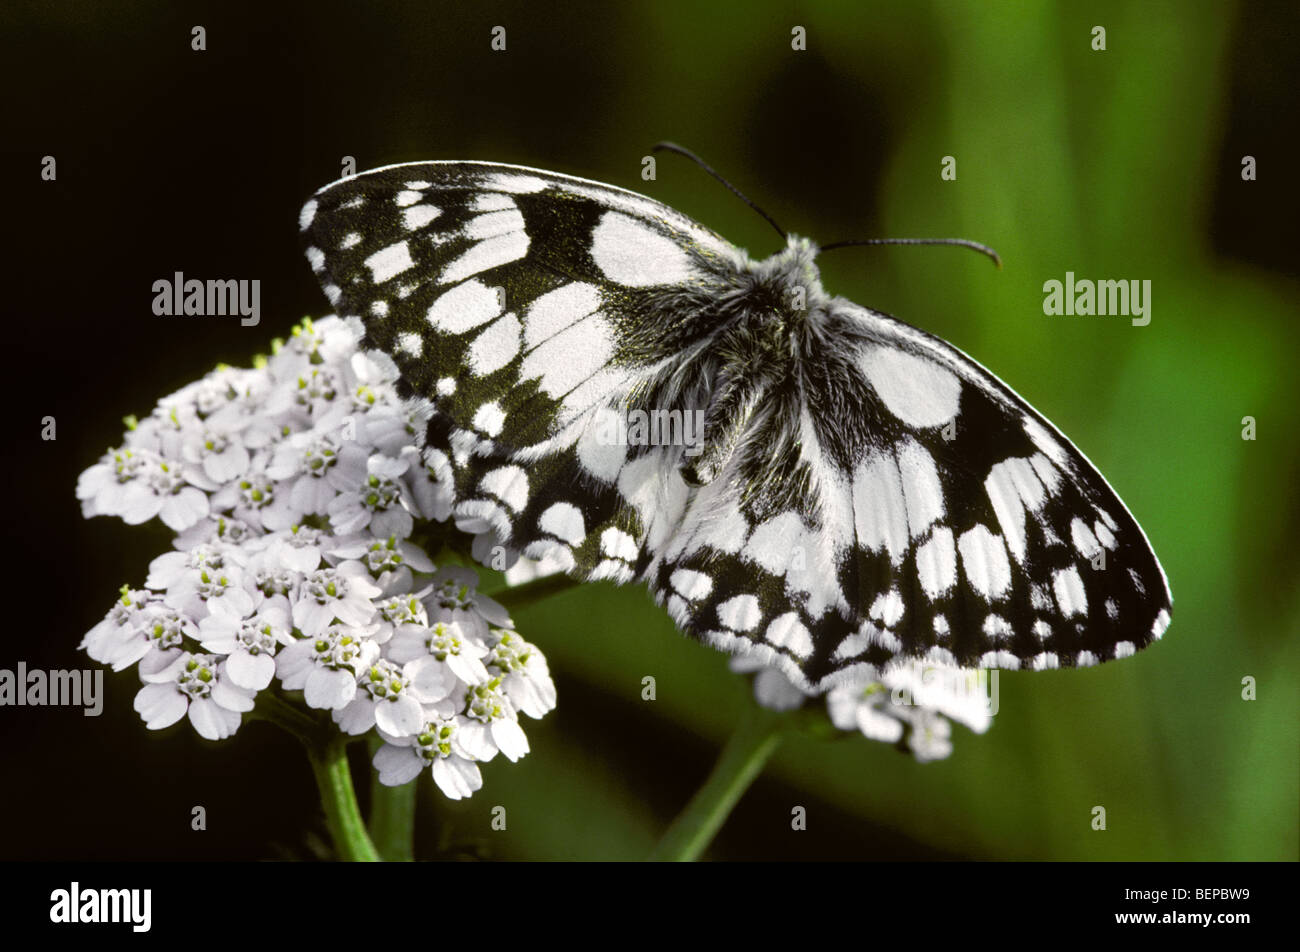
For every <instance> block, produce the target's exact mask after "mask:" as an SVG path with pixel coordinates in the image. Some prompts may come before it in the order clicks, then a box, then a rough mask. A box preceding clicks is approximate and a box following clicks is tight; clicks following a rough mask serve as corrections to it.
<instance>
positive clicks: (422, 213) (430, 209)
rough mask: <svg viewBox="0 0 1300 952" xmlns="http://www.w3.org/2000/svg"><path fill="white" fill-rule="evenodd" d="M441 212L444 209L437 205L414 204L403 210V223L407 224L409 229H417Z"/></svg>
mask: <svg viewBox="0 0 1300 952" xmlns="http://www.w3.org/2000/svg"><path fill="white" fill-rule="evenodd" d="M441 214H442V209H441V208H438V207H437V206H436V205H412V206H411V207H410V208H408V209H406V210H405V211H403V212H402V224H404V225H405V226H406V230H407V231H415V230H417V229H420V228H423V227H424V226H425V225H427V224H429V222H431V221H433V220H434V219H435V218H437V217H438V216H439V215H441Z"/></svg>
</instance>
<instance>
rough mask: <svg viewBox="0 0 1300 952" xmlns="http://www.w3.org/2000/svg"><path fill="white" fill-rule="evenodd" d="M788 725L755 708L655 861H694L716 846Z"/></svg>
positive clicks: (658, 849) (663, 842) (660, 847)
mask: <svg viewBox="0 0 1300 952" xmlns="http://www.w3.org/2000/svg"><path fill="white" fill-rule="evenodd" d="M787 726H789V722H788V720H787V719H786V718H783V717H782V716H781V715H780V714H778V713H776V712H775V711H769V710H766V709H765V708H760V707H757V706H756V705H751V707H750V709H749V711H748V712H747V714H746V716H745V719H744V720H743V721H741V723H740V726H739V727H737V728H736V732H735V733H734V734H732V735H731V739H730V740H728V741H727V745H726V747H724V748H723V750H722V754H721V756H720V757H719V758H718V762H717V764H716V765H714V768H713V772H712V773H711V774H709V779H708V780H706V781H705V783H704V786H702V787H701V788H700V789H699V790H698V791H696V793H695V796H694V797H692V798H691V802H690V803H688V804H687V805H686V809H685V810H683V811H682V812H681V814H680V815H679V816H678V817H677V819H676V820H674V821H673V825H672V826H670V827H669V828H668V832H667V833H665V834H664V837H663V839H661V840H660V841H659V845H658V846H656V847H655V850H654V852H653V853H651V854H650V859H652V860H662V861H668V862H693V861H695V860H697V859H699V857H700V854H701V853H703V852H704V850H705V849H706V848H707V847H708V845H709V843H711V842H712V841H713V837H714V836H716V835H717V832H718V830H720V829H721V828H722V824H723V823H725V822H726V821H727V817H728V816H729V815H730V814H731V811H732V809H733V808H734V807H735V806H736V804H737V803H738V802H739V801H740V798H741V796H743V795H744V793H745V791H746V790H747V789H748V788H749V785H750V784H751V783H753V782H754V780H755V779H756V778H757V777H758V775H759V774H760V773H762V771H763V766H764V765H765V764H766V763H767V760H768V758H769V757H771V756H772V753H773V752H774V751H775V750H776V748H777V745H779V744H780V743H781V733H782V731H783V730H784V729H785V728H786V727H787Z"/></svg>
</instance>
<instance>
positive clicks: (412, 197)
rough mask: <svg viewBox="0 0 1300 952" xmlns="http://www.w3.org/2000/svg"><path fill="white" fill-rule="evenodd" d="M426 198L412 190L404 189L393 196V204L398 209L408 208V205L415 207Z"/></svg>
mask: <svg viewBox="0 0 1300 952" xmlns="http://www.w3.org/2000/svg"><path fill="white" fill-rule="evenodd" d="M422 198H424V196H423V195H421V194H420V193H419V192H416V191H413V190H411V189H409V188H408V189H403V190H402V191H400V192H398V193H397V194H396V195H394V196H393V204H395V205H396V206H397V207H398V208H406V207H407V206H408V205H414V204H415V203H416V202H418V201H420V199H422Z"/></svg>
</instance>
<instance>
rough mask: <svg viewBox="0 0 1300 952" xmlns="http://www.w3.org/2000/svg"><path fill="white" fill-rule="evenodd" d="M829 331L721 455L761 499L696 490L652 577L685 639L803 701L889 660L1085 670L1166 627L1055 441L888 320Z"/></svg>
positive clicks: (1160, 589) (1127, 520)
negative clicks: (752, 654) (723, 654)
mask: <svg viewBox="0 0 1300 952" xmlns="http://www.w3.org/2000/svg"><path fill="white" fill-rule="evenodd" d="M827 325H828V326H826V327H825V328H823V335H822V336H823V338H824V340H825V341H826V342H827V343H826V346H824V347H823V348H822V349H821V350H820V351H819V352H818V354H817V356H816V358H815V359H810V360H807V361H805V362H804V364H803V365H802V374H801V377H800V379H799V380H798V381H797V382H796V383H795V384H792V385H791V386H788V387H786V388H783V389H781V390H778V391H777V392H774V393H772V394H771V399H772V401H773V405H772V407H771V412H770V413H768V414H767V415H766V416H764V417H763V418H762V419H761V420H759V421H758V422H757V423H756V424H755V426H754V428H753V429H752V430H751V431H750V432H749V433H747V434H746V438H745V440H744V446H745V448H746V450H745V451H744V452H740V453H737V454H736V456H735V458H734V459H733V461H732V465H733V466H734V467H735V468H736V472H735V475H734V477H733V480H732V482H733V483H736V484H739V485H742V486H758V487H761V488H760V489H759V490H758V491H756V492H754V493H752V494H750V495H749V496H748V497H746V496H745V495H744V494H740V495H737V494H735V493H730V492H728V491H727V487H726V486H725V485H719V486H716V487H715V486H713V485H710V486H708V487H705V488H704V489H703V490H702V491H700V492H699V493H698V494H696V495H695V496H694V498H693V499H692V500H691V503H690V506H689V507H688V510H687V512H686V514H685V516H684V518H683V521H682V528H681V530H680V531H679V532H678V534H677V535H676V536H675V537H674V539H673V541H672V543H671V544H670V545H669V547H668V548H667V550H666V551H665V552H664V554H663V558H662V559H661V560H659V562H658V563H657V564H656V565H654V566H653V568H654V578H653V580H652V585H654V586H655V587H657V588H658V590H659V591H661V592H662V593H663V594H664V597H665V598H666V600H667V603H668V605H669V609H670V611H672V612H673V614H674V615H675V616H676V617H677V618H678V621H679V623H680V624H682V625H683V627H685V628H687V629H688V630H693V631H695V632H696V633H698V634H699V635H700V636H702V637H703V638H705V639H706V640H708V641H709V642H711V643H713V644H715V645H717V646H718V647H721V648H725V649H729V650H733V651H734V650H753V651H757V652H758V654H759V656H760V658H762V659H764V660H766V661H768V662H769V663H772V664H775V665H777V666H778V667H780V668H781V669H782V670H783V671H784V672H785V673H786V674H787V675H788V676H790V677H791V678H792V680H794V681H795V682H796V683H798V684H801V685H802V686H804V687H813V688H824V687H826V686H828V685H830V684H834V683H839V682H841V681H846V680H850V679H853V678H855V677H857V676H858V675H859V674H862V673H869V672H870V671H873V670H874V671H879V670H880V668H881V667H883V666H884V665H886V664H888V663H890V662H891V661H893V660H895V659H898V658H901V657H925V658H930V659H933V660H935V661H938V662H942V663H948V664H953V663H955V664H960V665H963V666H970V667H994V668H1021V667H1024V668H1034V669H1042V668H1054V667H1070V666H1087V665H1091V664H1096V663H1098V662H1101V661H1107V660H1110V659H1113V658H1122V657H1125V656H1127V655H1129V654H1132V653H1133V652H1134V651H1136V650H1138V649H1140V648H1142V647H1145V646H1146V645H1147V644H1149V643H1150V642H1151V641H1152V640H1154V639H1157V638H1159V637H1160V636H1161V635H1162V634H1163V633H1164V630H1165V628H1166V627H1167V626H1168V624H1169V620H1170V609H1171V599H1170V595H1169V589H1168V584H1167V581H1166V579H1165V575H1164V572H1163V570H1162V569H1161V567H1160V565H1159V563H1158V561H1157V560H1156V558H1155V555H1154V553H1153V552H1152V550H1151V547H1150V545H1149V543H1148V542H1147V539H1146V536H1145V535H1144V533H1143V532H1142V530H1141V528H1140V527H1139V526H1138V524H1137V523H1136V521H1135V520H1134V519H1133V517H1132V516H1131V515H1130V514H1129V512H1128V510H1127V509H1126V508H1125V506H1124V505H1123V503H1122V502H1121V501H1120V500H1119V498H1118V497H1117V496H1116V495H1115V493H1114V492H1113V491H1112V490H1111V489H1110V487H1109V485H1108V484H1107V483H1106V481H1105V479H1104V478H1103V477H1102V476H1101V474H1100V473H1098V472H1097V470H1096V469H1095V467H1093V466H1092V464H1091V463H1089V461H1088V460H1087V459H1086V458H1085V457H1084V456H1083V454H1082V453H1080V452H1079V451H1078V450H1077V449H1076V448H1075V447H1074V446H1073V445H1072V444H1071V443H1070V442H1069V441H1068V440H1067V439H1065V437H1063V436H1062V435H1061V434H1060V433H1059V432H1058V431H1057V430H1056V429H1055V427H1053V426H1052V425H1051V424H1050V423H1048V422H1047V421H1046V420H1045V419H1044V418H1043V417H1042V416H1040V415H1039V414H1038V413H1037V412H1036V411H1035V410H1033V408H1032V407H1030V406H1029V405H1028V404H1027V403H1025V402H1024V401H1023V400H1022V399H1021V398H1020V397H1018V396H1017V395H1016V394H1015V393H1014V392H1013V391H1011V390H1010V389H1009V388H1008V387H1006V385H1005V384H1003V383H1002V382H1001V381H1000V380H998V379H997V378H996V377H994V376H993V375H992V374H990V373H989V372H988V371H986V370H985V369H984V368H983V367H981V366H979V365H978V364H977V363H975V362H974V361H973V360H971V359H970V358H969V357H967V356H966V355H965V354H963V353H961V352H960V351H958V350H957V349H956V348H954V347H952V346H951V345H949V344H947V343H945V342H943V341H941V340H939V339H938V338H935V337H933V336H931V335H928V334H925V333H924V332H921V331H919V330H917V329H915V328H913V327H910V326H909V325H907V324H904V323H902V322H900V321H897V320H894V319H893V318H890V317H888V316H887V315H884V314H880V313H878V312H875V311H870V310H868V309H866V308H862V307H859V306H857V305H855V304H852V303H851V302H848V301H845V300H843V299H835V301H833V302H832V304H831V308H830V317H829V320H828V322H827ZM792 421H797V423H795V424H793V425H792Z"/></svg>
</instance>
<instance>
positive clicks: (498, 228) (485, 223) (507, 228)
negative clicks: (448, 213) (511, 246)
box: [461, 208, 525, 241]
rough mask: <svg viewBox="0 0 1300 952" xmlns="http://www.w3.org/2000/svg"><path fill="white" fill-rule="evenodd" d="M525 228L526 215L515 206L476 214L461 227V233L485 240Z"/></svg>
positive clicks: (478, 239) (467, 236) (477, 239)
mask: <svg viewBox="0 0 1300 952" xmlns="http://www.w3.org/2000/svg"><path fill="white" fill-rule="evenodd" d="M524 228H525V225H524V216H523V215H522V214H520V212H519V209H517V208H513V209H504V210H502V211H499V212H485V213H483V214H482V215H475V216H474V217H473V218H471V219H470V220H469V221H467V222H466V223H465V227H464V228H463V229H461V234H462V235H464V236H465V237H466V238H472V239H474V240H475V241H483V240H485V239H488V238H498V237H500V236H501V235H509V234H511V233H512V232H516V231H523V230H524Z"/></svg>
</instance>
